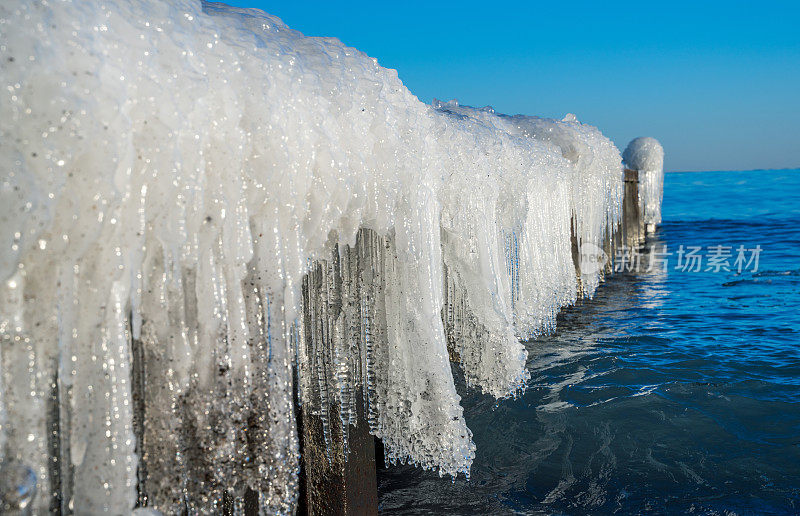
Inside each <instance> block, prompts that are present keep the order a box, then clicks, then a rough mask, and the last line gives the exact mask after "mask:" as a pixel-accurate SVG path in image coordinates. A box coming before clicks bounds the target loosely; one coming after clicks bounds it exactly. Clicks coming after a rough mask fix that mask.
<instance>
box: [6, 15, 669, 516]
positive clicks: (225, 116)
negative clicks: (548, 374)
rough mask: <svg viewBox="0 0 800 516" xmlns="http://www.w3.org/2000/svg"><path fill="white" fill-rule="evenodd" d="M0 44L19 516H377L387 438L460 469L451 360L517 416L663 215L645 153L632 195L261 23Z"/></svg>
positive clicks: (530, 142) (86, 31)
mask: <svg viewBox="0 0 800 516" xmlns="http://www.w3.org/2000/svg"><path fill="white" fill-rule="evenodd" d="M0 22H2V25H0V26H2V27H3V29H2V36H0V77H2V82H3V89H2V92H1V93H0V94H2V95H3V99H2V102H0V164H2V167H3V177H2V183H1V184H0V196H1V197H0V198H1V199H2V202H0V276H2V278H0V281H2V287H0V369H1V370H2V376H1V377H0V380H1V381H0V468H2V471H3V472H5V473H4V474H3V478H11V475H10V473H8V472H11V471H14V472H22V473H21V474H20V475H19V478H21V479H23V480H24V479H29V478H35V485H36V489H35V495H32V496H28V497H26V498H24V499H23V500H16V501H15V500H10V499H9V498H7V497H6V498H4V499H3V501H2V502H0V503H5V504H6V510H7V511H10V510H12V509H13V507H12V505H14V504H16V505H17V506H21V505H25V509H26V510H32V511H33V512H34V513H44V512H47V511H52V512H55V513H61V514H101V513H109V514H127V513H129V512H130V511H131V510H132V509H134V508H140V509H142V508H148V509H152V510H158V511H161V512H163V513H164V514H174V513H182V512H184V511H185V512H188V513H189V514H206V513H221V512H231V513H235V514H244V513H248V514H256V513H260V514H277V513H293V512H294V511H295V510H296V508H297V506H298V499H299V496H300V495H299V493H301V492H302V491H303V490H304V489H305V492H306V494H307V495H309V496H310V497H309V496H306V497H305V501H304V502H301V503H305V508H306V509H308V510H309V511H310V512H314V513H316V512H328V511H329V512H333V513H336V512H345V513H346V512H350V513H354V512H360V508H363V507H367V506H372V501H373V500H375V495H374V473H372V477H373V478H372V480H371V481H370V480H369V475H370V473H369V472H366V473H364V472H363V471H360V470H358V469H354V464H355V462H354V461H352V460H351V461H349V462H348V461H346V460H345V457H351V458H352V457H357V460H358V461H360V462H359V463H361V464H369V463H370V461H372V467H373V469H374V458H373V457H374V450H371V451H370V446H371V445H372V439H373V437H372V436H375V437H377V438H379V439H380V440H381V442H382V443H383V448H384V454H385V458H386V460H387V461H389V462H392V463H396V462H410V463H414V464H416V465H418V466H420V467H424V468H429V469H433V470H436V471H438V472H439V473H440V474H442V475H449V476H458V475H468V474H469V469H470V465H471V463H472V459H473V457H474V452H475V446H474V444H473V442H472V439H471V435H472V434H471V432H470V430H469V428H468V427H467V425H466V423H465V421H464V418H463V414H462V413H463V410H462V408H461V405H460V397H459V395H458V394H457V393H456V389H455V384H454V380H453V376H452V374H451V368H450V358H451V357H452V358H453V359H455V360H456V361H457V362H458V363H459V365H460V367H461V368H462V370H463V373H464V377H465V378H466V381H467V384H468V387H469V388H474V389H480V390H481V391H483V392H485V393H487V394H490V395H492V396H494V397H496V398H498V399H501V398H504V397H508V396H514V395H515V394H516V393H518V392H519V391H520V390H521V389H524V387H525V383H526V381H527V379H528V372H527V371H526V369H525V363H526V357H527V351H526V349H525V346H524V344H523V341H524V340H526V339H529V338H531V337H533V336H536V335H539V334H541V333H543V332H548V331H551V330H552V329H553V328H554V325H555V321H556V314H557V313H558V311H559V310H560V309H561V308H562V307H564V306H567V305H569V304H571V303H574V302H575V301H576V300H577V299H578V297H579V296H583V297H591V296H592V295H593V294H594V292H595V290H596V289H597V288H598V285H599V284H600V283H601V281H602V279H603V277H604V274H606V272H607V269H606V267H605V265H604V264H602V263H599V262H597V261H595V262H592V261H591V260H590V261H585V260H583V257H584V256H589V255H591V256H597V255H600V254H602V253H601V252H602V251H605V252H607V253H610V254H612V255H613V250H614V246H615V245H617V246H618V245H621V244H620V242H622V240H621V239H622V238H624V239H626V240H625V242H628V241H631V242H632V240H631V238H633V237H628V236H624V237H623V236H622V235H627V234H628V229H627V228H628V227H630V226H631V224H635V225H636V227H637V228H638V227H639V221H638V219H637V220H635V221H633V222H628V221H627V219H626V216H625V213H626V211H625V208H624V207H625V206H627V202H631V203H633V204H635V209H636V211H637V213H644V217H645V220H646V221H648V223H652V224H656V223H658V221H659V220H660V212H659V211H658V207H657V205H658V206H660V196H661V194H660V189H661V186H660V185H661V184H662V183H660V182H658V181H660V179H658V178H657V176H658V174H660V173H661V170H660V168H659V170H658V171H657V172H658V174H656V173H655V168H652V167H653V166H654V165H653V164H652V163H651V161H652V160H650V159H649V158H646V157H643V156H644V155H645V154H647V153H649V152H651V151H650V150H648V149H653V148H655V147H654V146H653V145H649V144H648V145H644V146H637V147H636V150H634V151H633V153H632V154H631V157H630V160H629V159H628V158H626V166H627V167H628V168H631V169H636V168H637V167H638V166H642V167H644V168H640V169H638V170H639V174H640V180H641V174H642V172H643V171H647V174H650V172H651V171H653V172H654V175H653V176H652V177H654V178H656V179H654V180H653V184H654V186H653V188H652V192H651V189H650V186H648V187H647V189H643V190H642V192H643V193H642V195H640V194H639V191H638V184H637V183H635V181H634V180H633V179H631V180H629V181H628V182H626V180H625V177H626V176H625V173H624V172H623V165H622V157H621V156H620V153H619V150H618V149H617V148H616V147H615V146H614V144H613V143H612V142H611V141H610V140H609V139H608V138H606V137H605V136H603V134H602V133H601V132H600V131H599V130H598V129H597V128H595V127H593V126H591V125H588V124H583V123H580V122H579V121H578V120H577V118H576V117H575V116H573V115H567V116H565V117H564V118H563V119H561V120H552V119H543V118H537V117H527V116H520V115H515V116H506V115H501V114H498V113H495V112H494V111H493V110H492V109H491V108H482V109H475V108H471V107H467V106H461V105H459V104H458V103H457V102H455V101H451V102H447V103H444V102H438V101H436V102H434V103H433V105H425V104H423V103H421V102H420V101H419V100H418V99H417V98H416V97H414V96H413V95H412V94H411V93H410V92H409V91H408V90H407V89H406V88H405V86H403V84H402V82H401V81H400V80H399V79H398V77H397V73H396V72H395V71H394V70H388V69H385V68H382V67H380V66H379V65H378V63H377V61H376V60H375V59H372V58H370V57H368V56H366V55H365V54H363V53H361V52H359V51H358V50H356V49H353V48H349V47H346V46H345V45H343V44H342V43H341V42H339V41H338V40H335V39H331V38H310V37H305V36H303V35H302V34H300V33H298V32H296V31H293V30H291V29H290V28H288V27H287V26H286V25H284V24H283V23H282V22H281V21H280V20H278V19H277V18H274V17H271V16H269V15H266V14H264V13H262V12H260V11H255V10H239V9H233V8H229V7H227V6H223V5H221V4H210V3H202V4H201V3H199V2H196V1H191V0H184V1H175V2H163V1H156V0H148V1H142V2H122V1H120V2H114V1H111V2H105V3H103V4H102V5H98V4H96V3H94V2H88V1H83V0H75V1H73V2H71V3H57V2H22V1H19V2H17V1H11V2H5V3H3V4H2V5H0ZM653 141H654V140H653ZM648 142H649V140H648ZM646 143H647V142H646ZM656 145H657V142H656ZM658 151H659V152H661V154H660V156H662V158H660V159H662V160H663V151H660V146H658ZM647 155H648V156H649V154H647ZM659 163H662V161H659ZM660 166H661V165H659V167H660ZM647 177H648V178H649V177H650V176H649V175H648V176H647ZM659 177H660V176H659ZM648 181H649V179H648ZM629 184H630V187H629V186H628V185H629ZM648 185H649V183H648ZM626 195H627V196H629V197H630V199H629V201H626V200H625V198H626ZM631 209H633V208H631ZM635 238H637V239H638V238H639V237H638V236H637V237H635ZM615 242H616V243H615ZM637 242H638V240H637ZM301 472H302V473H301ZM334 482H336V484H334ZM370 482H371V484H370ZM310 485H311V486H313V487H312V488H309V487H308V486H310ZM351 488H352V490H351ZM370 489H372V490H373V492H372V493H370V492H369V490H370ZM314 493H322V494H321V496H316V495H315V494H314ZM2 496H6V494H2ZM326 497H327V498H326ZM358 504H362V505H361V506H359V505H358ZM326 505H327V506H326ZM18 508H19V507H18Z"/></svg>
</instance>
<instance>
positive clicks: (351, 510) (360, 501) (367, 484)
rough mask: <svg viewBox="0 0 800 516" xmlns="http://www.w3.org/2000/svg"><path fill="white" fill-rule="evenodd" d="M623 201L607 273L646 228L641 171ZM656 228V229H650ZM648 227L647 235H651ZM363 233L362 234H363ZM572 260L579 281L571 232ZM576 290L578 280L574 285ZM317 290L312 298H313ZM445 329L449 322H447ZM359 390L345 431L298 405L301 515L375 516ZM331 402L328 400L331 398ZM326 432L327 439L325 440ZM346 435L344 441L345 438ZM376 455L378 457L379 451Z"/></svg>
mask: <svg viewBox="0 0 800 516" xmlns="http://www.w3.org/2000/svg"><path fill="white" fill-rule="evenodd" d="M623 181H624V199H623V205H622V217H621V221H620V224H619V225H618V226H617V227H616V228H615V230H614V232H613V234H612V235H610V236H609V237H608V238H607V239H606V245H605V246H604V252H605V254H606V256H607V262H606V264H605V267H606V271H607V272H611V271H612V270H613V259H614V257H615V255H616V254H617V252H618V251H619V250H620V249H623V248H628V249H632V248H633V249H635V248H638V247H639V246H640V245H642V244H643V243H644V240H645V235H646V233H647V230H648V228H646V227H645V224H644V221H643V219H642V205H641V199H640V195H639V171H637V170H630V169H625V171H624V179H623ZM652 229H654V228H652ZM652 229H651V231H652ZM362 231H364V230H362ZM572 256H573V261H574V263H575V268H576V274H577V275H578V277H579V278H580V275H581V271H580V262H581V257H580V249H579V246H578V242H577V238H576V236H575V232H574V229H573V232H572ZM317 268H319V265H317V266H315V267H312V272H311V273H310V274H309V276H307V277H306V279H305V283H304V291H303V296H304V306H306V307H308V306H309V305H310V304H311V303H312V302H313V300H312V299H311V298H312V297H313V296H314V295H318V293H319V290H320V289H322V288H323V285H322V284H321V283H320V282H319V280H318V279H316V280H315V277H314V271H316V270H317ZM578 288H579V289H580V288H581V287H580V282H579V283H578ZM315 291H316V294H315ZM312 318H313V314H312V311H311V310H307V309H306V310H304V313H303V319H304V320H303V324H304V326H305V327H306V329H307V331H305V332H304V335H305V336H306V338H305V341H304V342H303V343H302V344H303V345H304V346H306V348H307V349H308V350H309V351H311V348H312V342H311V338H310V335H311V334H312V331H311V327H312V326H313V325H314V324H317V322H316V321H313V320H312ZM445 328H447V323H446V322H445ZM448 344H449V345H448V351H449V353H450V358H451V360H458V355H457V352H456V351H455V350H454V349H453V346H452V342H450V339H448ZM363 396H364V393H363V391H361V390H359V392H358V393H357V396H356V398H357V400H358V402H357V403H356V405H357V407H356V408H357V420H356V422H355V424H348V425H347V428H346V429H345V428H343V424H342V422H341V420H340V418H339V417H330V418H327V420H329V421H331V424H330V428H329V429H328V430H326V429H325V428H324V424H323V418H325V417H327V416H326V415H323V416H320V415H319V413H315V412H314V411H312V410H310V408H309V407H308V406H307V405H305V406H303V407H298V409H297V410H298V412H299V413H301V414H302V421H301V425H300V434H301V440H302V444H301V454H302V461H301V468H302V472H301V475H300V479H301V483H302V486H301V489H300V493H301V494H300V496H301V500H300V505H299V511H298V512H299V514H307V515H315V516H317V515H322V516H337V515H347V516H351V515H353V516H354V515H371V514H377V512H378V493H377V478H376V445H375V443H376V439H374V438H373V437H372V435H370V433H369V423H368V421H367V418H366V414H365V413H364V405H365V404H364V403H363ZM332 399H333V398H332V397H331V398H329V400H332ZM339 409H340V407H339V406H338V405H337V404H336V403H335V402H329V404H328V406H327V407H325V411H324V412H325V413H326V414H334V415H335V414H338V412H339ZM326 432H328V437H327V438H326ZM345 432H346V434H347V440H346V441H347V442H345V439H344V437H343V436H344V435H345ZM377 455H380V453H378V454H377Z"/></svg>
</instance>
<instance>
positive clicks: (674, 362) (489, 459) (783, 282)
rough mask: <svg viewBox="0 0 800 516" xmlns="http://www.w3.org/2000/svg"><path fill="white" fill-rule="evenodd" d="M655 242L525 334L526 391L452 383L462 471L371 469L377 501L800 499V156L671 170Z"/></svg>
mask: <svg viewBox="0 0 800 516" xmlns="http://www.w3.org/2000/svg"><path fill="white" fill-rule="evenodd" d="M681 246H683V247H682V248H681ZM759 246H760V251H757V249H759ZM665 247H666V249H665ZM653 249H655V250H656V252H657V253H658V255H657V257H658V258H659V261H658V262H657V265H655V266H653V267H651V268H650V270H646V268H644V267H640V268H639V270H634V271H622V272H619V273H617V274H614V275H613V276H610V277H609V278H607V280H606V281H605V283H604V284H602V285H601V286H600V288H599V289H598V291H597V294H596V295H595V297H594V298H593V299H591V300H585V301H582V302H580V303H578V304H577V305H576V306H574V307H570V308H567V309H565V310H563V311H562V313H561V315H560V316H559V319H558V329H557V331H556V332H555V334H553V335H550V336H547V337H545V338H540V339H537V340H534V341H531V342H528V343H527V348H528V352H529V363H528V367H529V369H530V371H531V382H530V387H529V388H528V390H527V391H526V392H525V393H524V394H523V395H522V396H520V397H519V398H517V399H515V400H504V401H501V402H497V401H496V400H494V399H492V398H490V397H488V396H484V395H481V394H479V393H476V392H474V391H470V390H467V389H466V388H465V387H464V385H463V381H462V382H460V383H461V384H460V385H457V387H458V388H459V391H460V392H461V394H462V396H463V400H462V404H463V406H464V409H465V416H466V420H467V424H468V425H469V427H470V428H471V429H472V431H473V433H474V440H475V444H476V445H477V453H476V458H475V462H474V464H473V466H472V476H471V479H470V480H469V481H466V480H464V478H463V477H461V478H459V479H458V480H456V481H455V482H451V481H450V480H449V479H448V478H439V476H438V475H437V474H435V473H431V472H425V471H421V470H419V469H416V468H413V467H407V466H401V467H391V468H386V469H381V470H380V471H379V495H380V509H381V511H383V512H385V513H392V514H395V513H396V514H431V513H433V514H486V513H491V514H609V513H619V514H631V513H635V514H640V513H653V514H664V513H669V514H687V513H689V514H800V330H798V328H799V327H800V171H798V170H792V171H749V172H693V173H669V174H667V175H666V179H665V187H664V203H663V223H662V225H661V226H660V227H659V228H658V230H657V232H656V233H655V235H652V236H651V237H649V239H648V242H647V243H646V245H645V248H644V250H645V252H647V251H648V250H653ZM664 251H666V253H671V254H664ZM689 252H693V256H694V258H693V261H689V260H687V255H688V254H689ZM754 255H755V256H754ZM698 257H699V258H698ZM756 257H757V258H758V263H757V268H756ZM679 259H680V260H681V261H680V263H679ZM698 262H700V263H699V266H698ZM687 264H688V265H689V266H688V267H687ZM698 268H699V270H697V269H698ZM664 269H666V270H664ZM726 269H728V270H726ZM456 374H458V373H456Z"/></svg>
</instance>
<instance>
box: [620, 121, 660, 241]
mask: <svg viewBox="0 0 800 516" xmlns="http://www.w3.org/2000/svg"><path fill="white" fill-rule="evenodd" d="M622 159H623V161H624V162H625V166H626V167H628V168H630V169H632V170H638V171H639V199H640V202H641V204H642V208H643V217H644V222H645V224H648V225H651V226H655V225H656V224H660V223H661V198H662V197H663V195H664V149H663V148H662V147H661V144H660V143H659V142H658V140H656V139H655V138H651V137H649V136H641V137H639V138H634V139H633V140H631V142H630V143H629V144H628V147H627V148H625V152H623V153H622Z"/></svg>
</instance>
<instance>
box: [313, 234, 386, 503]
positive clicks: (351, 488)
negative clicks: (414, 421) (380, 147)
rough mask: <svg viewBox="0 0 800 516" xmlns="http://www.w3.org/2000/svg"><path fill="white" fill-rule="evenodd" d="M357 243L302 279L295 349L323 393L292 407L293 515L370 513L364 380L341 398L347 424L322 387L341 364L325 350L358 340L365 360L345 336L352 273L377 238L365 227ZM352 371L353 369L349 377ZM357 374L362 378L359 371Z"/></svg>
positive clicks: (372, 491)
mask: <svg viewBox="0 0 800 516" xmlns="http://www.w3.org/2000/svg"><path fill="white" fill-rule="evenodd" d="M358 238H359V243H358V244H357V246H356V249H351V248H349V247H344V248H343V253H342V256H340V254H339V248H338V246H337V245H336V244H333V245H332V246H331V251H332V255H331V259H330V260H329V261H328V262H327V263H325V262H315V263H314V264H313V265H312V267H311V270H310V271H309V273H308V274H307V275H306V276H305V278H304V280H303V320H302V324H303V331H302V332H301V335H303V337H302V338H301V342H299V343H298V345H301V346H305V352H306V354H307V356H309V357H310V362H311V365H310V366H309V367H310V371H309V374H310V375H311V378H313V380H312V381H314V382H315V383H317V384H318V385H319V390H320V391H324V393H325V395H322V394H320V396H319V400H316V399H315V400H314V401H313V403H312V402H311V400H304V403H303V404H302V407H301V410H300V412H301V417H300V428H299V431H300V439H301V453H302V457H301V463H302V468H303V471H302V473H301V484H302V486H301V500H300V510H299V512H300V513H301V514H309V515H331V516H334V515H336V516H338V515H361V514H364V515H370V514H377V513H378V484H377V482H378V481H377V472H376V468H375V441H374V437H373V436H372V435H371V434H370V431H369V429H370V427H369V423H368V421H367V414H366V403H365V401H366V400H365V397H366V395H367V394H366V393H365V392H364V382H363V381H355V379H353V378H351V379H350V380H351V381H352V384H351V385H348V389H349V388H352V392H349V393H348V395H347V396H345V397H344V398H342V399H346V400H347V401H345V403H347V404H348V405H349V408H350V410H353V409H354V411H355V418H354V419H355V421H353V420H352V419H351V420H350V421H344V420H343V417H341V416H340V414H341V413H342V411H341V403H342V401H340V398H339V397H338V396H337V394H338V393H335V392H328V391H329V390H330V391H333V390H335V389H329V385H330V383H329V382H330V381H331V379H332V378H334V377H335V376H336V375H337V372H339V371H337V366H336V360H341V357H339V358H336V357H335V355H336V353H337V350H336V349H332V348H336V347H337V346H339V351H338V352H343V351H342V348H341V346H345V347H347V346H348V345H353V344H355V342H358V346H357V347H358V348H359V353H360V356H359V358H360V359H365V358H366V357H365V356H363V354H364V353H367V352H368V350H367V349H366V347H365V346H361V344H363V343H362V342H361V340H363V336H359V337H358V338H355V337H354V335H352V333H350V332H352V331H353V328H350V327H349V325H351V324H352V322H353V321H352V320H348V317H352V316H353V314H355V313H360V312H358V310H359V308H358V307H357V306H354V305H355V304H357V299H356V297H354V296H358V295H359V294H358V293H356V292H358V290H359V289H358V287H359V286H360V287H364V285H363V284H362V283H360V282H363V281H364V278H363V277H362V276H361V275H360V272H362V271H363V270H366V269H369V268H371V267H373V266H374V265H375V263H374V262H373V261H372V260H374V257H373V256H366V255H367V254H371V253H370V252H369V250H370V249H371V248H370V247H369V245H370V244H369V243H368V242H372V241H373V240H376V241H378V240H379V239H376V235H375V233H374V232H372V231H371V230H366V229H362V230H361V232H360V233H359V236H358ZM372 243H374V242H372ZM379 245H380V244H379ZM354 290H355V291H356V292H354ZM346 335H349V336H350V339H351V340H348V338H347V336H346ZM343 340H344V341H345V342H342V341H343ZM360 361H361V360H359V362H360ZM351 365H352V364H351ZM358 371H359V368H356V370H355V371H354V374H358ZM360 374H361V375H366V374H367V373H366V371H364V370H360ZM362 379H363V377H362ZM317 404H319V406H316V405H317ZM353 422H354V423H355V424H352V423H353Z"/></svg>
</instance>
